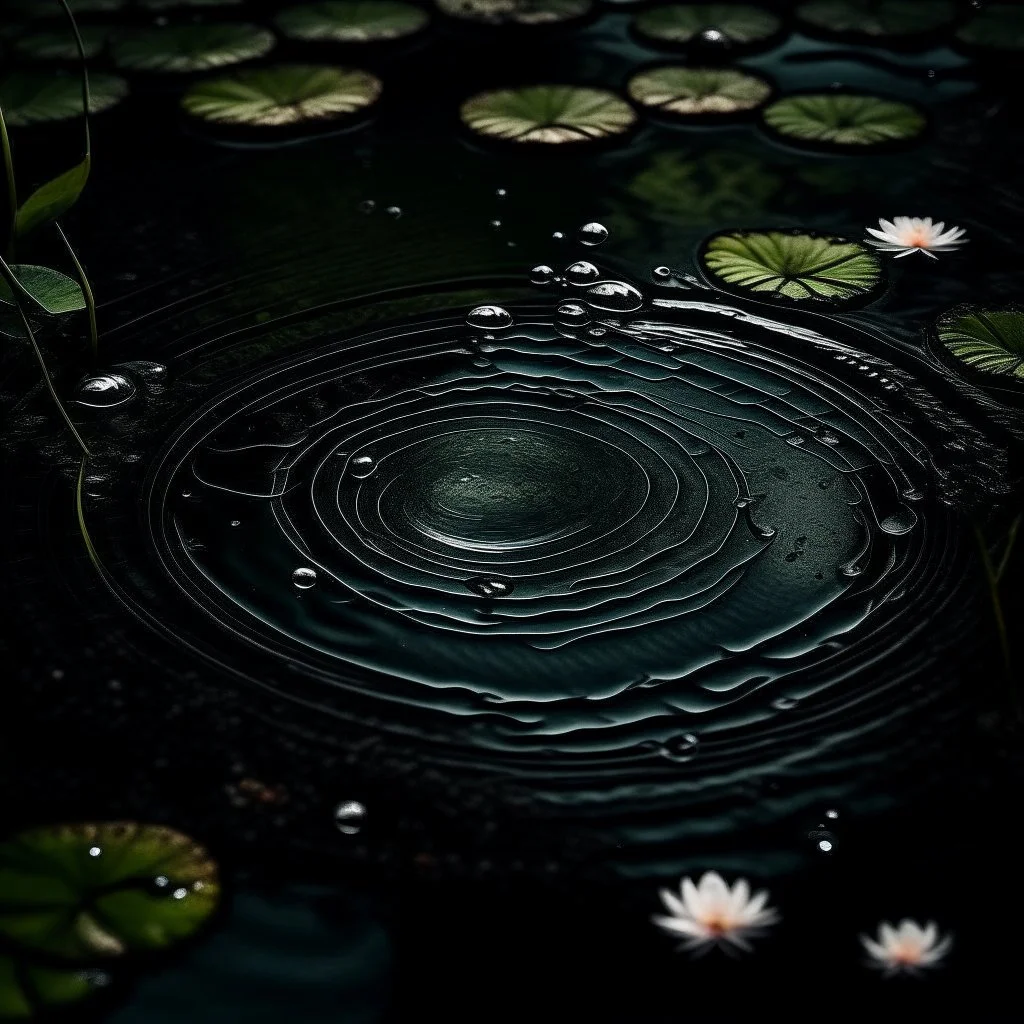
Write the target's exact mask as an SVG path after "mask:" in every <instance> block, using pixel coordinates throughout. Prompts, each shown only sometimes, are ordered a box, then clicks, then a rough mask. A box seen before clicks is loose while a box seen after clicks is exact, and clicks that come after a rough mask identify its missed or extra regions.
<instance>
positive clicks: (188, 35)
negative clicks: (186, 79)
mask: <svg viewBox="0 0 1024 1024" xmlns="http://www.w3.org/2000/svg"><path fill="white" fill-rule="evenodd" d="M273 47H274V36H273V33H271V32H269V31H268V30H267V29H265V28H260V27H259V26H258V25H249V24H244V23H240V22H239V23H234V24H224V25H167V26H164V27H163V28H152V29H141V30H139V31H137V32H131V33H128V34H127V35H124V36H120V37H118V38H116V39H115V40H114V41H113V43H112V44H111V51H112V53H113V57H114V63H115V64H116V65H117V66H118V67H120V68H125V69H129V70H132V71H171V72H177V73H182V74H183V73H189V72H195V71H209V70H210V69H212V68H220V67H227V66H228V65H230V64H240V63H241V62H242V61H246V60H253V59H255V58H256V57H263V56H265V55H266V54H268V53H269V52H270V51H271V50H272V49H273Z"/></svg>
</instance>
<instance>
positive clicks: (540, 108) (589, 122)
mask: <svg viewBox="0 0 1024 1024" xmlns="http://www.w3.org/2000/svg"><path fill="white" fill-rule="evenodd" d="M462 120H463V122H464V123H465V124H466V125H467V127H469V128H470V129H471V130H472V131H474V132H476V133H477V134H478V135H483V136H486V137H487V138H490V139H502V140H505V141H507V142H516V143H523V144H529V145H544V146H563V145H578V144H579V143H585V142H599V141H607V140H609V139H614V138H616V137H617V136H622V135H625V133H627V132H628V131H629V130H630V129H631V128H632V127H633V126H634V125H635V124H636V120H637V117H636V113H635V112H634V110H633V108H632V107H631V106H630V105H629V104H628V103H626V102H625V101H624V100H622V99H620V98H619V97H618V96H616V95H615V93H612V92H607V91H606V90H604V89H589V88H583V87H581V86H572V85H532V86H527V87H525V88H522V89H499V90H497V91H495V92H482V93H479V94H478V95H476V96H474V97H473V98H472V99H470V100H467V101H466V102H465V103H464V104H463V105H462Z"/></svg>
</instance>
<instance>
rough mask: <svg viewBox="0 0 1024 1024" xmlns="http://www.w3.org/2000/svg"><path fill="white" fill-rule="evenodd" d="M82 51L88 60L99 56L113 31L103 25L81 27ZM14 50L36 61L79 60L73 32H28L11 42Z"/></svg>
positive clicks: (15, 37) (79, 28)
mask: <svg viewBox="0 0 1024 1024" xmlns="http://www.w3.org/2000/svg"><path fill="white" fill-rule="evenodd" d="M78 31H79V34H80V35H81V37H82V49H83V50H84V51H85V56H86V57H87V58H88V59H92V58H93V57H96V56H98V55H99V54H100V53H101V52H102V51H103V48H104V47H105V46H106V45H107V37H108V36H109V35H110V32H111V30H110V29H109V28H107V27H106V26H102V25H80V26H79V27H78ZM11 45H12V46H13V48H14V49H15V50H16V51H17V52H18V53H19V54H21V55H22V56H23V57H32V58H34V59H36V60H63V61H75V60H78V59H79V53H78V45H77V43H76V42H75V37H74V34H73V33H72V32H71V31H63V32H59V31H57V30H52V31H47V32H27V33H25V34H24V35H15V36H14V37H13V38H12V40H11Z"/></svg>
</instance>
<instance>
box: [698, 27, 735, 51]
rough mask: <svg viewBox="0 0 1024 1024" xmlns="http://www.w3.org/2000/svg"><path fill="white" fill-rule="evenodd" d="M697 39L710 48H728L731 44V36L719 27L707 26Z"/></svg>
mask: <svg viewBox="0 0 1024 1024" xmlns="http://www.w3.org/2000/svg"><path fill="white" fill-rule="evenodd" d="M697 41H698V42H699V43H701V44H702V45H704V46H707V47H709V48H710V49H715V50H718V49H728V47H729V46H730V45H731V44H730V42H729V37H728V36H727V35H726V34H725V33H724V32H723V31H722V30H721V29H717V28H706V29H704V31H703V32H701V33H700V35H699V36H698V37H697Z"/></svg>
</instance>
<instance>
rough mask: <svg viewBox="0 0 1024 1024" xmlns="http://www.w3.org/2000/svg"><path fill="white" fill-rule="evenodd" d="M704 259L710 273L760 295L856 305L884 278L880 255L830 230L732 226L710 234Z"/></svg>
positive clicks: (740, 290) (711, 275)
mask: <svg viewBox="0 0 1024 1024" xmlns="http://www.w3.org/2000/svg"><path fill="white" fill-rule="evenodd" d="M701 259H702V262H703V265H704V269H705V270H706V271H707V272H708V274H709V275H710V277H711V279H712V280H713V281H715V282H717V283H719V284H724V285H727V286H729V287H731V288H733V289H735V290H736V291H738V292H740V293H744V294H749V295H751V296H753V297H756V298H763V299H782V300H788V301H790V302H795V303H800V304H805V303H806V304H813V303H828V304H830V305H852V304H854V303H856V302H859V301H864V300H865V299H867V297H868V296H869V295H870V294H871V292H873V291H874V290H875V289H876V288H877V287H878V285H879V284H880V282H881V280H882V269H881V265H880V263H879V261H878V257H877V256H876V255H875V254H874V253H873V252H872V251H871V250H869V249H867V248H865V247H864V246H863V245H860V244H859V243H858V242H850V241H847V240H846V239H843V238H835V237H832V236H830V235H816V234H794V233H787V232H784V231H733V232H725V233H723V234H720V235H714V236H712V237H711V238H710V239H709V240H708V241H707V242H706V243H705V244H704V247H703V250H702V252H701Z"/></svg>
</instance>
